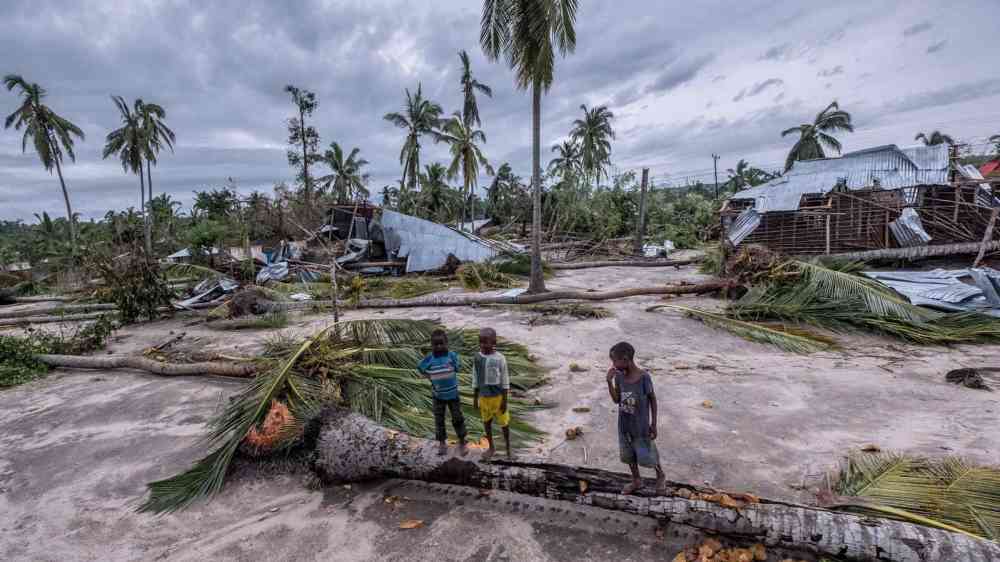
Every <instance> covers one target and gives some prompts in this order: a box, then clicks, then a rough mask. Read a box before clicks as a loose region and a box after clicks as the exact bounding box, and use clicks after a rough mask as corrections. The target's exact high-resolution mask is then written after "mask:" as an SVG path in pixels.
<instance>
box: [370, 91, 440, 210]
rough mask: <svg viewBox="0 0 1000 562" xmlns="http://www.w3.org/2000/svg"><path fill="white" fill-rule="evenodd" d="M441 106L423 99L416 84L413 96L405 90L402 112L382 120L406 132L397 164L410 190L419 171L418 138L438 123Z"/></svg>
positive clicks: (387, 115) (415, 181) (394, 113)
mask: <svg viewBox="0 0 1000 562" xmlns="http://www.w3.org/2000/svg"><path fill="white" fill-rule="evenodd" d="M442 112H443V110H442V109H441V106H440V105H438V104H436V103H434V102H432V101H430V100H427V99H424V96H423V91H422V87H421V85H420V84H417V91H416V93H415V94H412V95H411V94H410V90H408V89H407V90H406V106H405V107H404V108H403V112H402V113H399V112H392V113H387V114H386V115H385V117H384V119H385V120H386V121H388V122H390V123H392V124H393V125H395V126H397V127H399V128H400V129H405V130H406V131H407V134H406V140H405V141H404V142H403V148H402V149H401V150H400V151H399V163H400V164H402V165H403V181H404V182H405V181H407V180H409V184H410V189H411V190H414V188H415V187H416V184H417V172H418V171H419V170H420V136H421V135H423V134H426V133H429V132H431V131H433V130H434V129H435V128H436V127H437V126H438V123H439V121H440V117H441V113H442Z"/></svg>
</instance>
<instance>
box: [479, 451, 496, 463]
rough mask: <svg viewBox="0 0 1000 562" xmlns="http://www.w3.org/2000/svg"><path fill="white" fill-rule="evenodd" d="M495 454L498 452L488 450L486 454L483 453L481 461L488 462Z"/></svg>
mask: <svg viewBox="0 0 1000 562" xmlns="http://www.w3.org/2000/svg"><path fill="white" fill-rule="evenodd" d="M494 453H496V450H494V449H487V450H486V452H484V453H483V456H482V457H480V459H481V460H483V461H488V460H490V459H492V458H493V454H494Z"/></svg>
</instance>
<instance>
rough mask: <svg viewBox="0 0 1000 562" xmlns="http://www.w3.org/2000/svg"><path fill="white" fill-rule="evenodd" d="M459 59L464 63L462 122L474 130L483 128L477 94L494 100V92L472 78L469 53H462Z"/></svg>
mask: <svg viewBox="0 0 1000 562" xmlns="http://www.w3.org/2000/svg"><path fill="white" fill-rule="evenodd" d="M458 58H459V59H461V61H462V97H463V99H464V104H463V105H462V121H463V122H464V123H465V125H466V126H467V127H469V128H472V126H473V125H475V126H476V127H481V126H482V124H483V123H482V121H481V120H480V119H479V104H477V103H476V92H479V93H481V94H483V95H485V96H486V97H488V98H492V97H493V90H492V89H490V87H489V86H487V85H486V84H483V83H481V82H480V81H478V80H476V79H475V78H473V77H472V68H471V67H470V66H469V53H466V52H465V51H460V52H459V53H458Z"/></svg>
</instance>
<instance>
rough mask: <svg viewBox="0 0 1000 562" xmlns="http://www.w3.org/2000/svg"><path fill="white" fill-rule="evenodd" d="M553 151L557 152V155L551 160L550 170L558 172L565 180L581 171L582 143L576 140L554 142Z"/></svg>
mask: <svg viewBox="0 0 1000 562" xmlns="http://www.w3.org/2000/svg"><path fill="white" fill-rule="evenodd" d="M552 152H555V153H556V157H555V158H553V159H552V160H549V171H550V172H554V173H556V174H558V175H559V177H560V178H562V179H563V180H565V179H566V178H567V177H570V176H575V175H577V174H579V173H580V172H581V170H582V168H581V166H580V145H578V144H577V143H576V142H575V141H572V140H565V141H563V142H562V143H561V144H554V145H552Z"/></svg>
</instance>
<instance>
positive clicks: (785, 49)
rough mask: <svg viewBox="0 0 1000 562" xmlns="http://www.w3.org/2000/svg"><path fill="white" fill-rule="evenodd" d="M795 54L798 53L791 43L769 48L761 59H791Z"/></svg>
mask: <svg viewBox="0 0 1000 562" xmlns="http://www.w3.org/2000/svg"><path fill="white" fill-rule="evenodd" d="M794 54H796V51H795V49H794V47H793V46H792V44H791V43H782V44H780V45H775V46H773V47H770V48H768V50H766V51H764V54H762V55H761V56H760V58H761V60H782V59H788V58H791V57H792V56H793V55H794Z"/></svg>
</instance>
